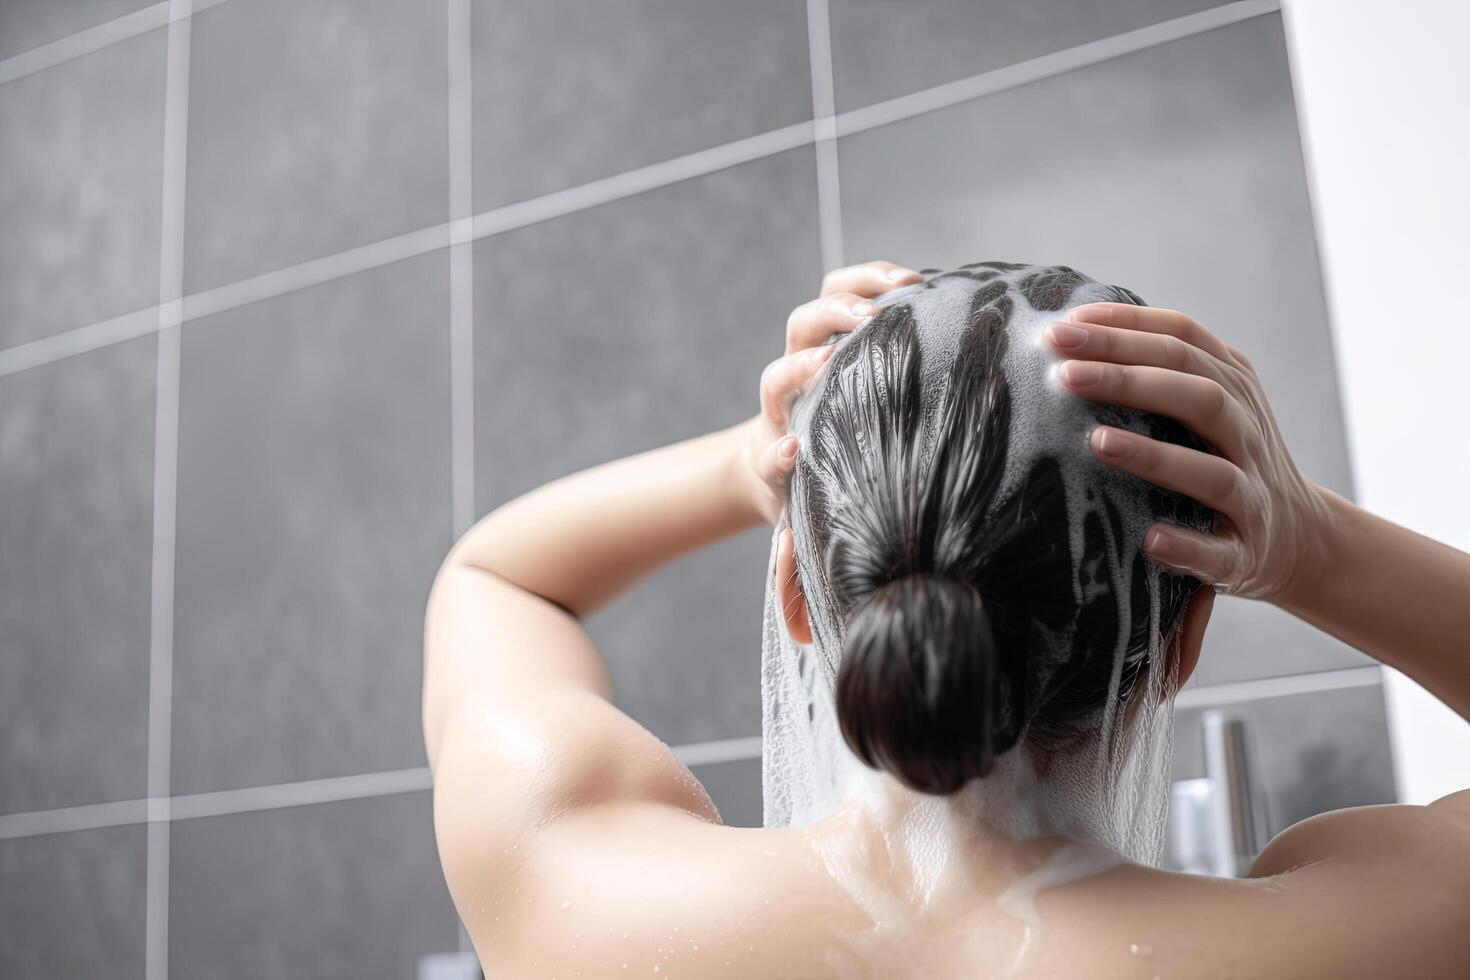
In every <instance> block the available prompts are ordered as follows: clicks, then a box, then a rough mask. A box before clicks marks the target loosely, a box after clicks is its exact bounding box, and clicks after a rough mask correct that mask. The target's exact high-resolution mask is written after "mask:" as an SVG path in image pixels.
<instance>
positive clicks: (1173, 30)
mask: <svg viewBox="0 0 1470 980" xmlns="http://www.w3.org/2000/svg"><path fill="white" fill-rule="evenodd" d="M221 2H224V0H196V3H195V7H196V9H202V8H203V7H205V6H213V5H215V4H217V3H221ZM813 2H816V0H813ZM1278 9H1280V7H1279V3H1278V2H1277V0H1237V2H1235V3H1230V4H1226V5H1225V6H1223V7H1215V8H1211V9H1210V10H1206V11H1203V12H1202V13H1201V14H1191V15H1188V16H1186V17H1180V18H1177V19H1176V20H1173V21H1166V22H1164V23H1163V24H1161V25H1154V26H1153V27H1149V28H1141V29H1140V30H1138V31H1132V32H1129V34H1127V35H1119V37H1127V38H1131V40H1130V41H1129V42H1128V44H1127V45H1126V46H1119V45H1116V44H1115V45H1113V46H1112V47H1109V46H1108V44H1109V42H1112V41H1113V40H1115V39H1104V40H1103V41H1099V42H1090V43H1089V44H1084V45H1080V46H1079V47H1078V48H1069V49H1067V50H1066V51H1063V52H1058V53H1056V54H1053V55H1043V56H1042V57H1040V58H1036V59H1032V60H1031V61H1029V62H1022V63H1021V65H1020V66H1008V67H1005V68H998V69H995V70H993V71H989V72H983V73H981V74H979V75H975V76H972V77H970V78H967V79H961V80H959V81H956V82H949V83H946V84H944V85H939V86H935V87H934V88H932V89H925V90H923V91H921V92H916V93H913V94H911V95H906V96H900V97H899V98H897V99H890V100H888V101H886V102H881V103H875V104H874V105H871V106H866V107H863V108H860V109H852V110H849V111H847V112H844V113H839V114H837V115H836V116H833V117H830V118H829V119H826V120H818V119H815V118H814V119H812V120H809V121H807V122H801V123H795V124H792V125H790V126H784V127H781V128H780V129H774V130H769V131H767V132H764V133H759V134H757V135H755V136H751V137H746V138H744V139H739V140H735V141H732V142H729V143H723V144H720V145H719V146H714V147H709V148H707V149H704V150H698V151H696V152H694V153H690V154H686V155H685V156H682V157H675V158H673V159H670V160H664V161H661V162H659V163H654V164H650V165H649V166H647V167H641V168H639V169H637V170H631V171H627V172H625V173H622V174H617V175H614V176H612V177H605V178H602V179H599V180H595V181H592V182H590V183H587V184H580V185H578V186H576V187H571V188H566V189H564V190H560V191H553V192H552V193H549V194H545V195H542V196H541V197H536V198H531V199H529V200H526V201H518V202H516V203H513V204H509V205H505V206H502V207H498V208H492V209H491V210H489V211H485V212H483V213H481V214H477V215H474V216H473V217H471V218H470V219H468V221H469V226H470V229H471V230H470V232H469V234H470V237H471V239H472V240H478V239H481V238H487V237H490V236H493V235H498V234H501V233H503V232H507V231H513V230H515V229H517V228H523V227H526V226H528V225H533V224H536V223H538V222H541V221H547V220H550V219H553V218H559V217H564V216H566V215H569V214H573V213H576V212H578V211H582V210H586V209H589V208H593V207H597V206H598V205H601V204H607V203H610V202H612V201H616V200H620V199H622V198H626V197H631V196H633V195H636V194H641V193H644V192H646V191H650V190H656V189H658V188H660V187H666V186H669V185H671V184H675V183H678V182H680V181H683V180H689V179H691V178H694V177H701V176H705V175H707V174H711V173H715V172H717V171H720V170H725V169H728V168H730V167H734V166H738V165H740V164H742V163H749V162H751V161H753V160H758V159H762V158H764V157H768V156H773V155H775V154H777V153H782V152H785V151H787V150H793V149H797V148H799V147H802V146H808V145H812V144H814V143H815V144H818V153H819V157H820V155H821V152H822V151H821V149H820V144H821V143H823V142H832V143H833V157H832V164H833V169H832V171H831V178H830V179H831V185H830V186H829V189H828V192H827V193H828V194H830V195H832V196H833V197H835V196H836V194H837V191H838V188H837V187H836V186H835V185H836V167H835V164H836V155H835V153H836V146H835V141H836V139H837V138H840V137H842V136H847V135H851V134H853V133H858V132H863V131H865V130H868V129H872V128H875V127H877V126H882V125H887V124H888V123H892V122H899V121H902V120H904V119H908V118H912V117H914V116H919V115H923V114H925V113H928V112H933V111H935V110H936V109H942V108H948V107H950V106H954V105H958V104H960V103H962V102H966V101H970V100H973V99H976V98H980V97H982V96H985V95H993V94H996V93H997V92H1001V91H1005V90H1006V89H1008V88H1014V87H1016V86H1019V85H1025V84H1028V83H1029V82H1032V81H1037V80H1038V79H1040V78H1047V77H1051V76H1052V75H1057V74H1062V73H1064V72H1066V71H1070V70H1073V69H1075V68H1080V67H1085V66H1087V65H1090V64H1095V63H1097V62H1098V61H1103V60H1107V59H1109V58H1114V57H1118V56H1120V55H1123V54H1128V53H1135V52H1137V51H1142V50H1145V49H1146V48H1148V47H1152V46H1154V45H1158V44H1164V43H1168V42H1169V41H1173V40H1179V39H1181V38H1183V37H1188V36H1192V35H1194V34H1201V33H1205V32H1207V31H1210V30H1213V29H1215V28H1218V27H1225V26H1228V25H1230V24H1235V23H1239V22H1240V21H1243V20H1249V19H1250V18H1253V17H1258V16H1261V15H1263V14H1268V13H1273V12H1275V11H1277V10H1278ZM1145 41H1146V42H1148V43H1144V42H1145ZM1084 49H1086V50H1085V51H1084ZM1079 51H1083V53H1084V55H1085V57H1082V56H1079V55H1077V54H1076V53H1077V52H1079ZM1064 56H1067V57H1064ZM1069 59H1070V60H1069ZM1025 66H1030V67H1028V68H1026V70H1025V71H1017V70H1016V69H1018V68H1022V67H1025ZM819 124H822V126H824V127H825V126H830V133H829V131H828V129H826V128H822V130H821V135H820V136H819V133H818V130H819ZM829 135H830V136H831V137H832V139H830V140H829V139H828V136H829ZM819 165H820V159H819ZM821 174H822V170H820V169H819V171H818V195H819V201H818V207H819V211H820V209H821V194H822V193H823V191H822V176H821ZM828 212H829V213H830V214H832V215H833V217H834V218H835V225H834V226H828V227H827V228H825V229H824V230H823V240H824V242H828V243H831V245H829V246H827V247H832V245H835V248H832V250H833V251H835V252H837V253H838V254H839V255H840V253H841V242H840V235H841V214H840V211H839V210H838V208H837V206H836V202H834V205H833V207H831V208H829V209H828ZM461 220H462V221H463V220H464V219H461ZM464 234H465V231H464V225H463V224H459V225H458V226H456V223H455V222H446V223H443V224H437V225H430V226H428V227H424V228H419V229H416V230H413V231H409V232H405V233H403V234H400V235H396V236H394V237H392V238H385V239H380V240H379V241H376V242H370V243H368V244H366V245H361V246H358V247H356V248H351V249H347V250H346V251H343V252H336V253H333V254H332V255H328V256H323V257H321V258H317V259H311V260H308V261H306V262H302V263H299V264H297V265H294V266H287V267H285V268H282V269H273V270H271V271H269V272H264V273H261V274H259V275H257V276H253V277H251V278H249V279H243V280H239V281H236V282H232V283H227V284H224V285H221V286H216V287H213V288H210V289H207V290H203V291H202V292H199V293H195V294H193V295H189V296H185V297H184V298H183V301H184V308H183V322H184V323H189V322H191V321H193V320H197V319H200V318H202V317H205V316H209V315H211V314H214V313H219V312H222V311H224V310H229V309H234V308H236V307H239V306H244V305H247V304H249V303H255V302H259V301H261V300H265V299H270V298H272V297H275V296H281V295H284V294H286V293H290V292H294V291H295V290H298V289H305V288H308V287H310V286H316V285H321V284H322V283H326V282H331V281H333V280H335V279H340V278H343V277H345V276H349V275H354V274H356V273H358V272H364V271H367V270H368V269H373V268H378V267H380V266H383V265H388V264H390V263H393V262H397V261H401V260H403V259H407V258H412V257H414V256H416V255H423V254H425V253H427V252H432V251H434V250H436V249H439V248H444V247H446V246H449V245H451V244H452V240H454V239H459V240H463V237H464ZM834 238H835V241H834ZM155 313H156V308H145V309H142V310H135V311H133V312H131V313H126V314H123V315H121V316H117V317H113V318H111V319H109V320H104V321H101V322H99V323H94V324H88V325H86V326H82V327H76V328H73V329H71V330H67V331H63V332H62V333H59V334H54V335H52V336H50V337H43V338H40V339H37V340H33V341H28V342H26V343H23V344H19V345H17V346H15V347H10V348H6V349H0V377H3V376H5V375H7V374H14V373H16V372H19V371H24V370H27V369H29V368H32V367H39V366H41V365H43V364H49V363H51V362H53V361H58V360H62V359H65V358H67V357H71V356H74V355H76V354H80V353H85V352H87V351H90V350H96V349H97V348H99V347H105V346H108V345H110V344H114V343H118V342H120V341H124V340H128V339H131V338H133V337H137V336H141V335H142V334H145V333H149V332H151V328H149V327H147V326H143V325H144V324H148V323H151V322H152V318H153V317H154V315H155Z"/></svg>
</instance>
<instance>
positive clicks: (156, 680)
mask: <svg viewBox="0 0 1470 980" xmlns="http://www.w3.org/2000/svg"><path fill="white" fill-rule="evenodd" d="M168 12H169V22H168V42H167V43H168V48H167V52H168V53H167V58H168V61H167V69H166V71H167V74H166V76H165V81H164V114H163V149H162V153H163V174H162V180H163V187H162V217H161V220H160V222H159V231H160V236H159V262H158V277H159V281H158V299H159V305H158V334H157V357H158V362H157V363H158V368H157V372H156V375H155V379H154V385H155V399H156V416H155V421H154V437H153V556H152V580H151V586H150V588H151V609H150V617H149V642H148V772H147V780H148V800H147V804H146V809H145V816H146V819H147V821H148V831H147V836H148V845H147V867H146V879H145V898H144V976H145V977H146V978H147V980H167V978H168V946H169V943H168V913H169V897H168V896H169V846H170V839H169V820H170V802H171V801H170V795H171V792H172V785H171V769H172V765H173V761H172V756H173V744H172V739H173V640H174V636H173V630H174V560H175V550H174V543H175V538H176V531H177V527H176V523H177V520H176V519H177V491H178V453H179V355H180V340H181V337H180V330H181V328H182V324H183V295H184V175H185V172H186V169H187V153H188V145H189V142H188V130H189V49H190V38H191V31H192V20H191V17H190V14H191V10H190V0H170V4H169V8H168Z"/></svg>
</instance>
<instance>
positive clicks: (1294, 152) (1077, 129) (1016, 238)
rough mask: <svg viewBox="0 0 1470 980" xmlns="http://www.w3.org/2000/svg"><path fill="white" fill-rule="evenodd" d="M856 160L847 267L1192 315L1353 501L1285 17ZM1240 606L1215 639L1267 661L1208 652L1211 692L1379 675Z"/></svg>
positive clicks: (1301, 453)
mask: <svg viewBox="0 0 1470 980" xmlns="http://www.w3.org/2000/svg"><path fill="white" fill-rule="evenodd" d="M839 152H840V155H841V166H842V193H843V198H844V199H845V200H847V201H849V202H851V204H850V206H849V207H848V208H847V209H846V210H845V213H844V215H843V226H844V233H845V236H846V246H847V251H848V254H849V255H852V256H868V255H884V256H888V257H891V258H892V259H894V260H895V261H898V262H904V263H906V264H909V265H914V266H916V267H921V266H928V265H932V266H940V267H949V266H954V265H959V264H962V263H965V262H973V261H978V260H986V259H1007V260H1013V261H1023V262H1038V263H1047V264H1051V263H1058V264H1065V265H1070V266H1072V267H1074V268H1077V269H1079V270H1081V271H1082V272H1085V273H1087V274H1088V275H1090V276H1093V277H1094V278H1097V279H1101V280H1103V281H1106V282H1112V283H1118V284H1121V285H1124V286H1127V287H1129V288H1131V289H1133V290H1135V291H1136V292H1138V293H1139V294H1141V295H1142V296H1143V297H1144V299H1145V300H1146V301H1148V302H1149V303H1151V304H1153V305H1157V306H1167V307H1173V308H1175V309H1181V310H1185V311H1187V312H1189V313H1190V314H1191V315H1192V316H1194V317H1195V318H1196V319H1198V320H1199V321H1200V322H1202V323H1204V324H1205V325H1207V326H1209V327H1211V328H1212V329H1213V330H1215V332H1217V333H1218V334H1220V335H1221V336H1222V337H1224V338H1225V339H1226V340H1227V341H1228V342H1230V343H1232V344H1234V345H1236V346H1237V347H1239V348H1241V349H1242V350H1243V351H1245V352H1246V353H1247V354H1248V355H1249V356H1250V357H1251V359H1252V360H1253V361H1254V363H1255V365H1256V367H1257V370H1258V373H1259V374H1260V377H1261V379H1262V383H1263V384H1264V386H1265V389H1266V391H1267V393H1268V394H1269V395H1270V397H1271V399H1272V405H1273V408H1274V411H1275V414H1276V418H1277V420H1278V422H1279V423H1280V426H1281V429H1282V432H1283V434H1284V436H1285V438H1286V441H1287V444H1288V445H1289V446H1290V447H1291V450H1292V452H1293V454H1294V455H1295V458H1296V460H1297V463H1298V465H1299V466H1300V467H1301V469H1302V471H1303V472H1304V473H1305V474H1306V475H1307V476H1308V477H1309V478H1311V479H1313V480H1316V481H1317V482H1319V483H1322V484H1324V485H1325V486H1328V487H1330V488H1332V489H1334V490H1336V491H1338V492H1340V493H1345V494H1349V495H1350V494H1351V493H1352V477H1351V470H1350V467H1349V463H1348V456H1347V445H1346V438H1345V435H1344V423H1343V416H1342V410H1341V403H1340V395H1339V391H1338V385H1337V378H1336V372H1335V369H1334V364H1333V358H1332V339H1331V336H1330V334H1329V330H1328V320H1327V312H1326V307H1325V300H1324V298H1323V289H1322V279H1321V273H1320V268H1319V265H1318V256H1317V247H1316V240H1315V237H1314V232H1313V225H1312V216H1311V210H1310V207H1309V204H1308V199H1307V188H1306V180H1305V176H1304V170H1303V166H1302V157H1301V145H1300V140H1299V137H1298V133H1297V125H1296V113H1295V109H1294V108H1293V102H1292V93H1291V80H1290V75H1289V72H1288V70H1287V62H1286V49H1285V45H1284V42H1283V39H1282V33H1281V21H1280V18H1279V17H1278V16H1275V15H1272V16H1265V17H1257V18H1254V19H1252V20H1250V21H1246V22H1243V23H1239V24H1235V25H1232V26H1230V27H1225V28H1220V29H1218V30H1214V31H1210V32H1208V33H1206V34H1201V35H1197V36H1194V37H1190V38H1186V39H1183V40H1180V41H1175V42H1172V43H1169V44H1165V45H1162V46H1159V47H1155V48H1151V49H1149V50H1147V51H1142V52H1138V53H1136V54H1132V55H1128V56H1126V57H1121V58H1116V59H1114V60H1112V61H1108V62H1105V63H1103V64H1099V65H1094V66H1092V67H1089V68H1085V69H1080V70H1078V71H1074V72H1069V73H1067V74H1065V75H1060V76H1056V77H1053V78H1048V79H1045V80H1042V81H1039V82H1035V83H1033V84H1029V85H1024V86H1021V87H1019V88H1015V89H1010V90H1007V91H1003V92H999V93H997V94H995V95H992V96H987V97H985V98H982V99H978V100H975V101H973V102H969V103H965V104H963V105H960V106H955V107H953V108H950V109H946V110H943V111H940V112H934V113H930V114H927V115H924V116H921V117H917V118H914V119H910V120H905V121H903V122H899V123H895V124H892V125H889V126H884V127H880V128H878V129H875V130H871V131H868V132H864V133H858V134H854V135H853V136H850V137H847V138H845V139H843V140H842V141H841V144H840V148H839ZM1228 605H1229V604H1222V608H1221V609H1220V611H1219V616H1220V620H1221V621H1220V623H1217V624H1216V627H1215V628H1214V629H1213V630H1212V635H1220V634H1221V632H1222V630H1221V629H1220V627H1222V626H1223V625H1224V624H1225V623H1226V622H1227V621H1230V620H1235V621H1238V622H1240V623H1242V624H1248V629H1249V631H1250V636H1249V644H1250V648H1249V649H1244V648H1241V647H1240V646H1239V645H1238V646H1237V647H1236V651H1235V652H1234V653H1233V654H1232V655H1231V656H1229V657H1214V658H1211V659H1210V662H1209V666H1208V668H1207V669H1208V670H1209V671H1210V672H1211V674H1210V676H1211V679H1212V680H1215V681H1223V680H1236V679H1241V678H1247V677H1262V676H1268V675H1273V674H1284V673H1293V672H1297V671H1300V670H1313V669H1319V668H1322V667H1330V666H1346V665H1351V664H1353V663H1360V662H1363V661H1362V660H1361V658H1358V657H1356V655H1352V654H1349V653H1347V652H1346V648H1345V647H1342V646H1341V645H1340V644H1335V643H1333V642H1332V641H1329V640H1326V639H1325V638H1323V637H1320V636H1318V635H1317V634H1315V633H1314V632H1312V631H1310V630H1305V629H1299V628H1297V626H1296V625H1295V624H1286V620H1285V618H1284V617H1278V616H1274V615H1273V614H1272V613H1270V612H1266V613H1259V612H1257V611H1256V610H1245V609H1243V608H1238V609H1231V608H1227V607H1228ZM1268 621H1270V622H1274V623H1276V624H1284V625H1283V632H1282V633H1281V634H1280V635H1279V636H1278V635H1276V634H1275V633H1274V632H1273V631H1272V629H1267V628H1264V627H1263V625H1262V624H1264V623H1266V622H1268ZM1273 629H1274V628H1273ZM1246 642H1247V641H1246V640H1244V639H1242V640H1241V641H1240V643H1241V644H1244V643H1246ZM1297 651H1300V653H1298V652H1297Z"/></svg>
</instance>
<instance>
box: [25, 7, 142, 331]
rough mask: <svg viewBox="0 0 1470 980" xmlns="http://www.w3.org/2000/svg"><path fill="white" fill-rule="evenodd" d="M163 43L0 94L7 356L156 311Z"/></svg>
mask: <svg viewBox="0 0 1470 980" xmlns="http://www.w3.org/2000/svg"><path fill="white" fill-rule="evenodd" d="M54 6H63V5H62V4H55V5H54ZM3 33H4V31H3V30H0V34H3ZM165 35H166V32H165V31H162V30H157V31H150V32H149V33H147V34H142V35H139V36H138V37H135V38H131V39H129V40H127V41H122V42H120V43H118V44H114V45H111V46H109V47H106V48H103V49H102V50H100V51H97V52H94V53H92V54H89V55H85V56H83V57H81V58H74V59H72V60H71V61H66V62H63V63H61V64H59V65H56V66H54V67H51V68H47V69H45V70H44V71H38V72H35V73H34V74H31V75H25V76H22V77H21V78H18V79H16V80H15V81H12V82H7V83H6V84H4V85H0V347H11V346H14V345H16V344H20V343H24V342H26V341H28V340H36V339H38V338H40V337H46V336H50V335H51V334H55V333H59V332H61V331H63V330H69V329H71V328H73V327H80V326H85V325H86V324H89V323H96V322H97V321H99V320H106V319H109V318H111V317H114V316H118V315H120V314H123V313H131V312H133V311H134V310H137V309H141V308H143V307H146V306H151V305H152V304H154V303H156V302H158V253H159V224H160V222H161V221H162V210H163V199H162V188H163V80H164V68H165V59H166V54H167V52H166V50H165V40H166V38H165Z"/></svg>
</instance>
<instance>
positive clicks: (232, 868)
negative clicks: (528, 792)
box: [169, 793, 459, 980]
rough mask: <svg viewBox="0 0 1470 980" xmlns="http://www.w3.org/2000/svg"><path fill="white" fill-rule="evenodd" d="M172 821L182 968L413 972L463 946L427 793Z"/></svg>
mask: <svg viewBox="0 0 1470 980" xmlns="http://www.w3.org/2000/svg"><path fill="white" fill-rule="evenodd" d="M171 830H172V837H171V843H170V847H169V974H170V975H171V976H174V977H210V978H213V980H229V978H231V977H240V978H249V980H255V978H258V977H312V978H319V980H331V978H342V980H372V978H378V977H381V978H383V980H390V978H391V980H403V978H413V977H415V976H417V975H418V960H419V958H420V957H421V956H426V955H430V954H434V953H452V952H455V951H456V950H458V948H459V929H458V926H457V925H456V922H457V921H458V920H456V918H455V915H454V906H453V905H452V904H451V902H450V899H449V891H448V889H447V888H445V886H444V878H443V876H442V875H441V874H440V872H439V857H438V854H437V852H436V850H435V847H434V825H433V817H432V808H431V805H430V801H429V794H428V793H411V794H406V795H402V796H383V797H376V798H371V799H362V800H349V801H346V802H342V803H323V804H318V805H315V806H306V807H294V808H290V809H284V810H259V811H255V812H253V813H238V814H231V815H229V816H222V817H208V818H203V819H195V820H182V821H179V822H177V823H175V824H173V825H172V828H171Z"/></svg>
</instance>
